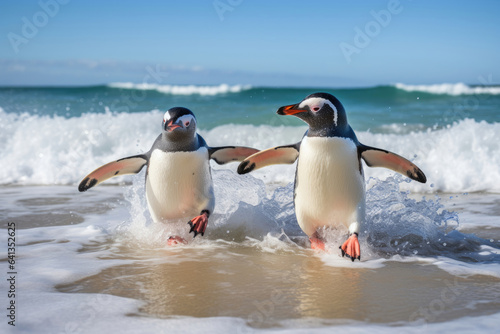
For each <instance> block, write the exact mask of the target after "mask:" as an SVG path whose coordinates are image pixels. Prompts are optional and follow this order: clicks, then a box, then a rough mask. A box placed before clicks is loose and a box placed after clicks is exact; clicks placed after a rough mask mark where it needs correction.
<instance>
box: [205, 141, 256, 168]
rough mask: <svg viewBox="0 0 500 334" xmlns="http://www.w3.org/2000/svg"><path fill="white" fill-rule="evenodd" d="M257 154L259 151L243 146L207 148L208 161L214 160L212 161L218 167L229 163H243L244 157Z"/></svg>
mask: <svg viewBox="0 0 500 334" xmlns="http://www.w3.org/2000/svg"><path fill="white" fill-rule="evenodd" d="M257 152H259V150H256V149H254V148H251V147H243V146H222V147H209V148H208V153H209V154H210V159H214V161H215V162H216V163H218V164H219V165H222V164H225V163H228V162H231V161H243V160H244V159H245V158H246V157H248V156H250V155H252V154H255V153H257Z"/></svg>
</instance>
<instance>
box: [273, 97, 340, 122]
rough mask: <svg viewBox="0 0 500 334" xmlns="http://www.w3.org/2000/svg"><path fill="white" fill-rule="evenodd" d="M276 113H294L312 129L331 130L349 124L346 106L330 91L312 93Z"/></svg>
mask: <svg viewBox="0 0 500 334" xmlns="http://www.w3.org/2000/svg"><path fill="white" fill-rule="evenodd" d="M276 113H277V114H278V115H294V116H296V117H298V118H300V119H301V120H303V121H304V122H306V123H307V124H309V128H310V129H312V130H318V131H321V130H330V129H335V128H344V127H345V126H346V125H347V117H346V114H345V110H344V106H342V103H340V101H339V100H338V99H337V98H336V97H335V96H333V95H331V94H328V93H314V94H311V95H309V96H307V97H306V98H305V99H303V100H302V101H301V102H299V103H297V104H292V105H288V106H283V107H281V108H279V109H278V111H277V112H276Z"/></svg>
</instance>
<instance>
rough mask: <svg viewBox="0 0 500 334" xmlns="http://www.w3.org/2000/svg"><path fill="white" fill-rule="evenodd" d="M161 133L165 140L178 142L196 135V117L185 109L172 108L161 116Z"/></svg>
mask: <svg viewBox="0 0 500 334" xmlns="http://www.w3.org/2000/svg"><path fill="white" fill-rule="evenodd" d="M162 128H163V133H164V134H165V135H166V136H167V138H169V139H172V140H178V139H183V138H188V137H194V136H195V135H196V117H195V116H194V114H193V112H192V111H191V110H189V109H187V108H183V107H174V108H170V109H168V110H167V111H166V112H165V115H164V116H163V124H162Z"/></svg>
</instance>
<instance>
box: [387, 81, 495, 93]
mask: <svg viewBox="0 0 500 334" xmlns="http://www.w3.org/2000/svg"><path fill="white" fill-rule="evenodd" d="M395 87H396V88H398V89H401V90H404V91H407V92H423V93H430V94H447V95H454V96H457V95H476V94H492V95H499V94H500V87H488V86H478V87H471V86H468V85H466V84H464V83H461V82H459V83H454V84H451V83H443V84H435V85H406V84H402V83H397V84H396V85H395Z"/></svg>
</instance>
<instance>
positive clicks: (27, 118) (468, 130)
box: [0, 108, 500, 193]
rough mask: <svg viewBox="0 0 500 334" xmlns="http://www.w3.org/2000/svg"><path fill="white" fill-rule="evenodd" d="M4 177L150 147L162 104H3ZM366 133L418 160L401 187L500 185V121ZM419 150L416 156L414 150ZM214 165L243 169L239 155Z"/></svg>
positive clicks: (67, 171)
mask: <svg viewBox="0 0 500 334" xmlns="http://www.w3.org/2000/svg"><path fill="white" fill-rule="evenodd" d="M0 119H2V122H0V141H1V142H2V143H4V145H2V146H0V164H1V166H2V169H0V184H77V183H78V182H79V181H80V180H81V179H82V178H83V177H84V176H85V175H87V174H88V173H89V172H91V171H92V170H94V169H95V168H97V167H99V166H101V165H103V164H105V163H107V162H109V161H113V160H116V159H119V158H122V157H126V156H130V155H135V154H139V153H143V152H147V151H148V150H149V149H150V147H151V145H152V144H153V142H154V140H155V139H156V137H157V136H158V135H159V133H160V123H161V119H162V115H161V113H160V111H149V112H143V113H133V114H128V113H110V112H108V113H103V114H84V115H82V116H81V117H75V118H64V117H60V116H52V117H49V116H39V115H30V114H27V113H25V114H21V115H18V114H11V113H6V112H4V111H3V110H2V109H1V108H0ZM305 130H306V127H292V126H278V127H273V126H270V125H261V126H253V125H223V126H220V127H217V128H214V129H212V130H208V131H207V130H202V131H200V133H201V135H202V136H204V138H205V139H206V140H207V142H208V144H209V145H211V146H222V145H244V146H252V147H255V148H257V149H265V148H269V147H272V146H277V145H283V144H291V143H296V142H298V141H300V140H301V138H302V135H303V133H304V132H305ZM358 138H359V140H360V141H361V142H362V143H364V144H366V145H370V146H375V147H380V148H384V149H387V150H390V151H393V152H395V153H397V154H400V155H402V156H404V157H407V158H409V159H410V160H413V161H414V162H415V163H416V164H417V165H418V166H419V167H420V168H421V169H422V170H423V171H424V172H425V174H426V176H427V179H428V182H427V184H420V183H418V182H415V181H412V182H410V183H403V184H402V185H401V188H402V189H406V190H412V191H417V192H432V191H444V192H473V191H488V192H496V193H498V192H500V169H499V168H498V166H499V165H500V123H493V124H491V123H486V122H484V121H483V122H476V121H474V120H472V119H465V120H462V121H460V122H458V123H455V124H453V125H450V126H448V127H446V128H444V129H440V130H432V131H431V130H427V131H420V132H413V133H410V134H373V133H368V132H358ZM414 155H416V156H417V157H416V158H414ZM212 165H213V167H214V168H215V169H219V168H228V169H231V170H232V171H235V170H236V166H237V164H236V163H231V164H228V165H225V166H219V165H216V164H215V163H214V164H212ZM391 174H393V172H392V171H388V170H386V169H384V168H367V167H366V168H365V175H366V178H367V179H368V178H370V177H376V178H380V179H385V178H387V177H388V176H390V175H391ZM294 175H295V164H292V165H275V166H269V167H266V168H263V169H260V170H257V171H255V172H253V173H252V176H255V177H257V178H259V179H261V180H262V181H264V183H266V184H268V185H271V184H273V183H280V184H283V183H289V182H292V181H293V180H294ZM123 181H127V182H130V177H128V176H125V177H117V178H113V179H110V180H108V181H106V183H108V184H113V183H114V184H116V183H120V182H123Z"/></svg>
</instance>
